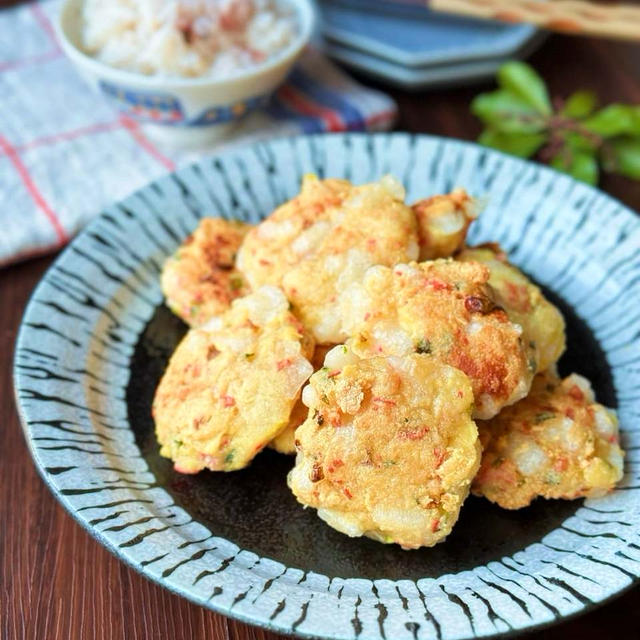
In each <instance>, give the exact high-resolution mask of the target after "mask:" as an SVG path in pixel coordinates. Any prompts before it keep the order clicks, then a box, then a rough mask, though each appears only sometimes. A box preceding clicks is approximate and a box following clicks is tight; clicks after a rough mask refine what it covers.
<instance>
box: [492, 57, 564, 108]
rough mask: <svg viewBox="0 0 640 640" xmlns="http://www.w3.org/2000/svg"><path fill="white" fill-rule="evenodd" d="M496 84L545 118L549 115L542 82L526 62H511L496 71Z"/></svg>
mask: <svg viewBox="0 0 640 640" xmlns="http://www.w3.org/2000/svg"><path fill="white" fill-rule="evenodd" d="M498 84H499V85H500V86H502V87H504V88H505V89H508V90H509V91H511V92H512V93H514V94H515V95H517V96H518V97H519V98H521V99H522V100H524V101H525V102H526V103H527V104H530V105H531V106H532V107H534V109H535V110H536V111H537V112H538V113H540V114H542V115H545V116H548V115H551V111H552V109H551V101H550V100H549V93H548V92H547V87H546V85H545V83H544V80H543V79H542V78H541V77H540V76H539V75H538V74H537V73H536V72H535V70H534V69H533V67H531V66H530V65H528V64H527V63H526V62H519V61H517V60H513V61H511V62H506V63H505V64H503V65H502V66H501V67H500V69H498Z"/></svg>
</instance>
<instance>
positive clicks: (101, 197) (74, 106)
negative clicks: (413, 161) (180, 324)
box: [0, 0, 396, 266]
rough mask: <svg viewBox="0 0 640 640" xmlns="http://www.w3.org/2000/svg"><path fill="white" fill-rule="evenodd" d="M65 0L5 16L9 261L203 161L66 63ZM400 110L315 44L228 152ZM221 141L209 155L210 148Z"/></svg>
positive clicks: (0, 140)
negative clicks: (166, 143) (159, 138)
mask: <svg viewBox="0 0 640 640" xmlns="http://www.w3.org/2000/svg"><path fill="white" fill-rule="evenodd" d="M60 4H61V2H60V0H43V1H41V2H32V3H29V4H23V5H19V6H18V7H15V8H11V9H5V10H2V11H0V31H1V32H2V33H11V34H12V36H11V37H10V38H0V194H1V202H2V208H1V209H0V218H1V220H2V234H0V266H2V265H6V264H9V263H12V262H17V261H19V260H24V259H27V258H30V257H34V256H36V255H40V254H43V253H47V252H51V251H54V250H56V249H58V248H60V247H61V246H63V245H64V244H66V243H67V242H68V240H69V239H70V238H71V237H73V235H74V234H75V233H76V232H77V231H78V230H79V229H80V228H82V226H83V225H84V224H85V223H86V222H87V221H88V220H89V219H90V218H91V217H92V216H93V215H95V214H96V213H97V212H99V211H100V210H101V209H102V208H103V207H105V206H106V205H108V204H109V203H111V202H113V201H114V200H118V199H120V198H123V197H124V196H126V195H127V194H128V193H130V192H131V191H133V190H134V189H136V188H138V187H140V186H142V185H143V184H145V183H146V182H148V181H150V180H153V179H154V178H156V177H158V176H159V175H160V174H162V173H164V172H166V171H171V170H173V169H174V168H176V167H177V166H180V165H182V164H185V163H188V162H189V161H191V160H193V159H195V157H197V156H196V154H195V153H194V152H186V151H176V150H175V149H170V148H163V147H162V146H160V145H159V144H156V143H155V142H154V141H153V140H151V139H150V138H149V137H148V136H147V133H146V131H145V127H144V126H143V125H140V124H138V123H137V122H135V121H133V120H131V119H130V118H127V117H124V116H121V115H120V114H118V113H117V112H116V111H114V110H113V108H112V107H111V106H110V105H109V104H108V103H107V101H106V100H104V99H103V98H102V97H101V96H99V95H97V94H96V93H94V92H92V91H91V90H90V89H89V87H88V85H87V84H86V83H85V82H84V80H83V79H82V78H81V77H80V76H79V75H78V74H77V73H76V71H75V69H74V67H73V66H72V64H71V63H70V62H69V61H68V60H67V59H66V58H65V57H64V55H63V54H62V51H61V49H60V46H59V44H58V42H57V41H56V36H55V31H54V29H53V26H52V20H53V18H54V16H55V15H56V13H57V11H58V10H59V7H60ZM395 116H396V106H395V104H394V102H393V101H392V100H391V98H389V97H388V96H386V95H384V94H382V93H380V92H378V91H374V90H371V89H368V88H365V87H363V86H361V85H359V84H357V83H356V82H354V81H353V80H352V79H350V78H349V77H348V76H346V75H345V74H344V73H342V72H341V71H340V70H338V69H337V68H336V67H335V66H334V65H333V64H332V63H330V62H329V61H328V60H327V59H326V58H324V57H323V56H322V55H321V54H320V53H319V52H318V51H316V50H314V49H309V50H308V51H307V52H305V54H304V55H303V57H302V58H301V60H300V61H299V63H298V65H297V67H296V69H295V71H294V72H293V74H292V75H291V77H290V78H289V80H288V82H287V84H286V85H285V86H283V87H282V88H281V89H280V90H278V92H277V93H276V95H275V96H274V99H273V100H272V101H271V102H270V104H269V105H268V107H267V108H265V109H264V110H262V111H260V112H257V113H255V114H253V115H251V116H248V117H247V118H246V119H245V120H244V121H243V122H242V123H241V124H240V125H239V126H238V127H237V128H236V130H235V132H234V138H233V141H227V142H225V143H224V144H225V145H226V146H228V145H230V144H238V143H242V142H248V141H252V140H257V139H261V138H265V137H270V136H274V135H290V134H296V133H310V132H321V131H346V130H383V129H388V128H389V127H390V126H391V125H392V124H393V121H394V119H395ZM221 146H224V145H218V146H217V147H212V148H211V149H208V150H204V151H199V152H198V154H197V155H200V154H202V153H206V151H211V150H213V149H220V148H221Z"/></svg>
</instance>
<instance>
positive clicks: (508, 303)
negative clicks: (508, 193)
mask: <svg viewBox="0 0 640 640" xmlns="http://www.w3.org/2000/svg"><path fill="white" fill-rule="evenodd" d="M456 260H462V261H464V262H469V261H475V262H480V263H482V264H485V265H486V266H487V267H489V269H490V271H491V275H490V276H489V284H490V285H491V286H492V287H493V290H494V291H495V292H496V296H497V300H498V303H499V304H500V306H502V307H503V308H504V309H505V311H506V312H507V313H508V314H509V318H510V319H511V321H512V322H515V323H516V324H519V325H520V326H521V327H522V330H523V334H522V337H523V339H524V340H525V341H526V342H527V343H529V346H530V347H531V348H532V350H533V352H534V357H535V360H536V373H537V372H540V371H546V370H547V369H548V368H549V367H551V366H552V365H553V364H555V363H556V362H557V361H558V359H559V358H560V356H561V355H562V353H563V352H564V350H565V347H566V339H565V333H564V318H563V317H562V314H561V313H560V311H558V309H557V308H556V307H555V306H554V305H552V304H551V303H550V302H549V301H548V300H547V299H546V298H545V297H544V295H543V294H542V292H541V291H540V288H539V287H537V286H536V285H535V284H533V282H531V280H529V278H527V276H525V275H524V274H523V273H522V272H521V271H520V270H519V269H518V268H517V267H515V266H513V265H512V264H510V263H509V261H508V260H507V256H506V254H505V253H504V251H502V249H501V248H500V247H499V246H498V245H497V244H487V245H482V246H480V247H473V248H469V249H465V250H464V251H462V252H461V253H460V254H459V255H458V256H456Z"/></svg>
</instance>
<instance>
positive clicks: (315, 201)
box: [237, 174, 353, 288]
mask: <svg viewBox="0 0 640 640" xmlns="http://www.w3.org/2000/svg"><path fill="white" fill-rule="evenodd" d="M352 188H353V186H352V185H351V183H350V182H349V181H348V180H338V179H333V178H329V179H327V180H319V179H318V178H317V177H316V176H314V175H312V174H307V175H305V176H304V178H303V180H302V185H301V187H300V193H299V194H298V195H297V196H295V198H292V199H291V200H287V202H285V203H284V204H282V205H280V206H279V207H278V208H277V209H276V210H275V211H273V213H271V214H270V215H269V216H268V217H267V218H266V219H265V220H263V221H262V222H261V223H260V224H258V225H257V226H256V227H254V228H253V229H251V231H250V232H249V233H248V234H247V235H246V237H245V239H244V242H243V243H242V246H241V247H240V250H239V252H238V261H237V265H238V268H239V269H240V270H241V271H242V272H243V273H245V274H246V276H247V279H248V281H249V283H250V284H251V286H252V287H254V288H255V287H259V286H261V285H263V284H272V285H280V284H281V282H282V278H283V277H284V275H285V274H286V273H287V272H288V271H289V269H291V267H293V266H294V265H296V264H298V263H299V262H300V260H302V259H304V257H305V256H306V255H307V254H308V253H312V252H313V251H314V250H315V249H316V247H317V245H318V244H319V243H320V242H321V241H322V239H323V238H324V236H325V235H326V233H327V229H328V228H329V227H330V223H329V221H328V220H329V218H330V215H331V211H332V210H333V209H335V208H336V207H339V206H340V205H341V204H342V202H343V200H344V199H345V198H346V197H347V195H348V194H349V193H350V192H351V189H352Z"/></svg>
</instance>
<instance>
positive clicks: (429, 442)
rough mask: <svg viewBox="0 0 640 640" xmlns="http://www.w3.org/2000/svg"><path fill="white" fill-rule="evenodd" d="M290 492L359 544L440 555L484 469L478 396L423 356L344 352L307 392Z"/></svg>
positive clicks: (337, 352) (333, 356) (330, 359)
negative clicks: (475, 412)
mask: <svg viewBox="0 0 640 640" xmlns="http://www.w3.org/2000/svg"><path fill="white" fill-rule="evenodd" d="M303 400H304V402H305V403H306V404H307V405H308V406H309V409H310V411H309V417H308V418H307V420H306V421H305V422H304V423H303V424H302V425H301V426H300V427H299V428H298V430H297V432H296V440H297V442H296V446H297V449H298V455H297V458H296V465H295V467H294V468H293V469H292V471H291V472H290V474H289V478H288V482H289V486H290V487H291V490H292V491H293V493H294V494H295V496H296V498H297V499H298V501H299V502H301V503H302V504H304V505H306V506H311V507H313V508H315V509H317V510H318V515H319V516H320V518H322V519H323V520H325V521H326V522H327V524H329V525H330V526H331V527H333V528H335V529H337V530H338V531H341V532H342V533H346V534H347V535H349V536H362V535H364V536H368V537H370V538H374V539H375V540H379V541H380V542H385V543H391V542H395V543H397V544H399V545H401V546H402V547H403V548H405V549H415V548H418V547H421V546H432V545H434V544H436V543H437V542H439V541H441V540H443V539H444V538H445V537H446V536H447V535H448V534H449V532H450V531H451V528H452V527H453V525H454V524H455V522H456V520H457V518H458V513H459V510H460V507H461V506H462V503H463V501H464V500H465V498H466V496H467V494H468V492H469V485H470V482H471V479H472V478H473V476H474V475H475V473H476V471H477V469H478V464H479V460H480V445H479V441H478V435H477V429H476V426H475V424H474V422H473V420H472V419H471V406H472V403H473V393H472V390H471V385H470V384H469V380H468V378H467V377H466V376H465V375H464V374H463V373H462V372H461V371H459V370H457V369H454V368H453V367H450V366H448V365H445V364H443V363H441V362H439V361H438V360H436V359H435V358H432V357H430V356H427V355H421V354H411V355H407V356H403V357H393V356H392V357H387V358H385V357H374V358H368V359H363V360H361V359H359V358H358V357H357V356H356V355H355V354H353V353H352V352H350V351H349V349H348V347H346V346H344V345H340V346H338V347H335V348H334V349H332V350H331V351H330V352H329V353H328V354H327V357H326V359H325V367H324V368H323V369H321V370H320V371H318V372H317V373H315V374H314V375H313V376H312V377H311V380H310V383H309V384H308V385H307V386H306V387H305V388H304V391H303Z"/></svg>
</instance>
